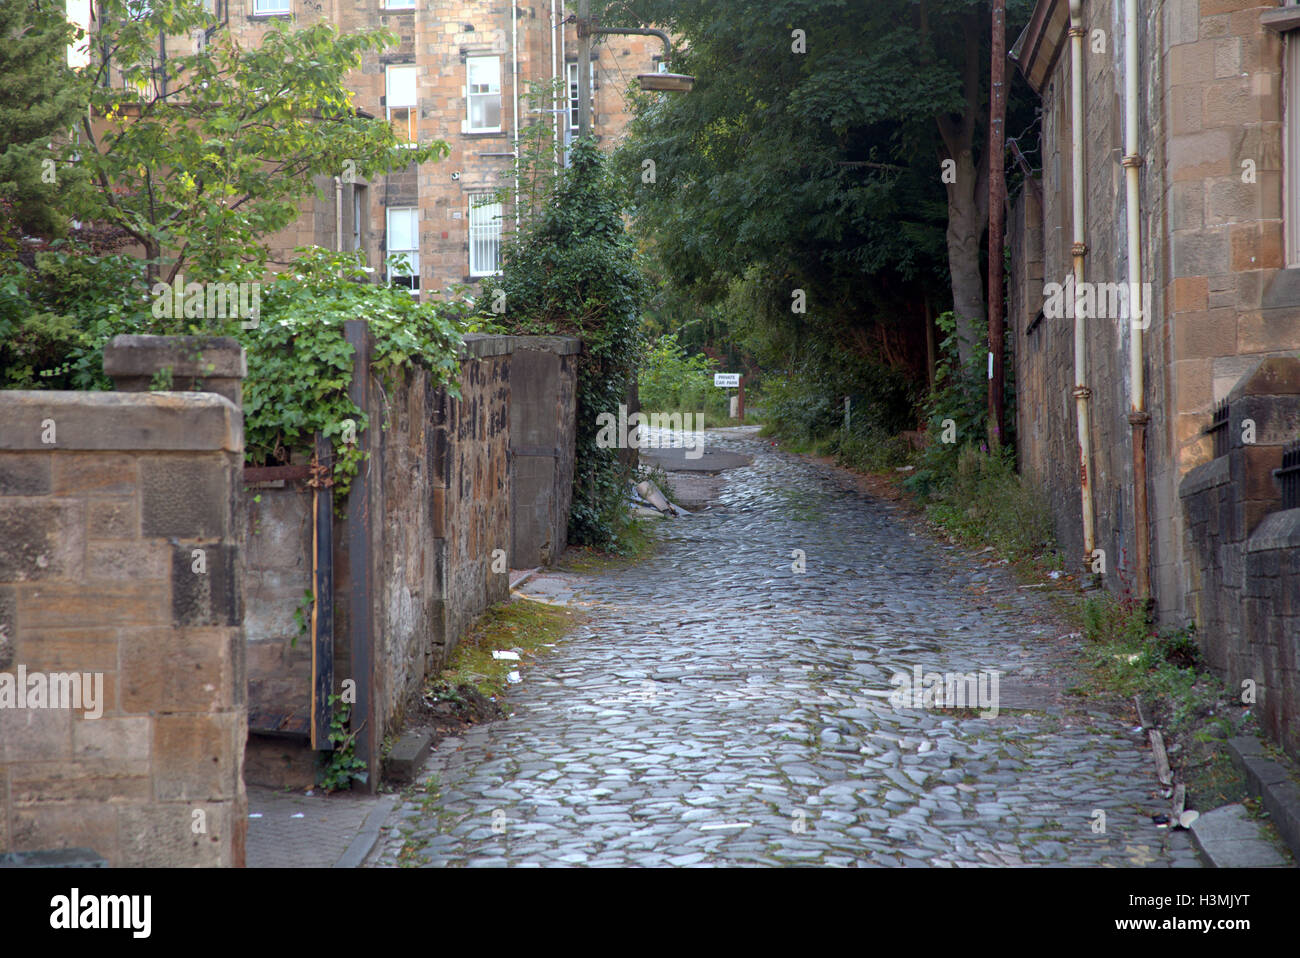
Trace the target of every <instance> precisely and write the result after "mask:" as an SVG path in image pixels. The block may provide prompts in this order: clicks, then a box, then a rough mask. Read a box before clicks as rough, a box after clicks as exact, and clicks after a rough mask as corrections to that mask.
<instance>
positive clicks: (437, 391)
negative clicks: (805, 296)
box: [246, 335, 580, 785]
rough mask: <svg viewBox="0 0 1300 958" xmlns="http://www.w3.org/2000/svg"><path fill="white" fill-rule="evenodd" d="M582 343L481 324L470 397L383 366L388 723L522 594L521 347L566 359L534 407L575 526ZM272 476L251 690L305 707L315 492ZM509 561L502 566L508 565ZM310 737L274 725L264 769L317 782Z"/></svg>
mask: <svg viewBox="0 0 1300 958" xmlns="http://www.w3.org/2000/svg"><path fill="white" fill-rule="evenodd" d="M579 348H580V343H579V341H577V340H573V339H554V338H552V337H514V336H483V335H470V336H467V337H466V343H465V348H464V351H463V353H462V355H461V369H460V374H459V380H458V384H459V390H460V395H459V397H456V396H453V395H452V394H451V393H450V392H449V391H448V390H447V389H445V388H442V387H438V386H436V385H434V384H433V383H432V382H431V381H430V377H429V374H428V373H427V372H425V371H423V370H413V371H405V372H402V373H399V374H398V375H397V376H396V377H395V378H394V379H391V380H389V381H383V382H381V381H380V380H379V379H378V378H376V377H373V376H372V377H371V379H370V384H369V399H368V405H369V409H370V415H371V428H370V429H369V430H368V431H367V433H366V434H365V440H364V441H365V443H366V444H367V448H368V449H369V451H370V453H371V458H370V460H369V461H368V463H367V464H366V466H364V467H363V468H365V469H367V470H368V474H369V476H370V478H371V483H370V499H369V504H368V508H369V510H370V515H371V516H372V522H371V526H370V536H371V543H370V550H371V559H372V562H373V566H372V573H371V583H372V590H373V591H372V603H373V605H372V608H370V609H369V610H366V611H365V613H364V614H368V615H369V616H370V617H371V635H372V636H373V642H374V644H375V649H374V653H373V658H374V678H373V681H374V703H375V721H376V723H377V726H378V727H382V729H383V731H384V733H385V734H386V733H389V732H391V731H393V730H394V729H396V728H397V727H399V726H400V724H401V722H402V720H403V718H404V715H405V713H406V710H407V707H408V705H409V703H410V701H411V699H412V696H414V695H416V694H417V693H418V692H419V690H420V688H421V685H422V683H423V680H424V678H425V676H426V675H429V674H435V673H436V672H437V671H438V670H440V669H441V668H443V667H444V665H445V664H446V660H447V656H448V654H449V653H450V652H451V650H452V649H454V648H455V645H456V643H457V642H458V641H459V640H460V638H461V636H463V635H464V633H465V631H466V630H467V629H468V628H469V627H470V626H471V625H472V623H473V621H474V619H475V618H476V617H477V616H478V615H480V614H481V613H482V612H483V611H484V610H486V609H487V608H488V607H489V606H490V605H492V604H494V603H496V602H501V601H504V600H505V599H507V598H508V597H509V594H510V590H509V569H510V568H511V553H512V525H511V521H512V511H513V481H512V480H513V471H512V459H513V457H512V452H511V441H512V439H511V436H512V432H511V428H512V416H511V410H512V402H513V399H512V393H513V387H514V383H513V377H514V375H515V368H514V362H515V359H516V357H517V356H518V355H520V351H523V352H524V353H525V354H527V355H529V356H532V355H534V354H535V355H537V356H548V357H550V358H552V359H555V360H556V361H557V363H558V368H557V369H554V370H551V372H552V373H554V374H555V377H556V378H555V379H554V380H552V379H551V378H549V377H547V378H546V379H545V382H543V383H540V384H536V385H539V386H544V387H546V390H545V391H547V401H546V402H545V403H541V404H534V405H533V406H532V407H530V408H531V410H532V412H533V413H535V414H536V415H540V416H543V417H545V418H547V419H548V420H549V428H550V430H551V432H552V433H553V434H554V436H553V438H554V439H555V443H556V444H558V447H559V448H560V453H561V454H560V455H558V456H553V457H552V458H551V459H550V460H548V461H549V463H550V467H549V469H548V471H547V472H546V475H545V477H544V480H545V481H544V483H543V485H544V488H541V489H540V490H538V489H534V490H533V491H534V493H536V494H537V495H538V497H539V498H540V500H541V501H544V502H545V503H546V508H547V521H548V522H550V523H551V524H552V525H553V526H554V527H557V528H559V529H560V530H561V532H562V530H563V529H564V528H566V527H567V524H568V503H569V500H570V497H571V494H572V476H573V442H574V435H575V422H574V387H575V382H576V365H575V363H576V358H577V356H576V352H577V350H578V349H579ZM560 353H563V355H561V354H560ZM527 393H528V391H527V390H525V394H527ZM381 427H382V428H381ZM289 485H290V486H296V485H297V484H296V483H290V484H289ZM258 491H259V493H260V495H261V497H262V501H261V503H260V504H259V503H254V502H252V501H251V497H250V500H249V501H248V503H247V517H246V521H247V528H248V534H249V541H250V547H249V561H248V566H247V572H246V574H247V577H248V585H247V594H248V596H249V601H250V604H251V603H253V602H257V603H258V608H256V609H251V610H250V612H249V615H248V626H247V636H248V648H249V653H248V654H249V678H248V681H249V694H250V699H251V700H252V701H251V706H252V707H253V708H254V709H255V710H264V711H267V712H278V711H282V712H290V711H294V710H297V711H298V712H300V713H301V714H302V715H304V716H305V715H306V714H307V708H308V704H309V691H310V681H311V668H310V651H309V650H310V644H309V642H308V641H306V640H305V639H304V638H299V640H298V642H297V648H296V649H295V648H294V647H293V639H294V637H295V636H297V634H298V630H297V624H296V622H294V620H293V610H294V609H295V608H296V607H297V606H298V605H299V604H300V603H301V601H302V594H303V592H304V591H305V590H306V589H307V588H308V587H309V585H310V570H311V561H310V549H311V525H310V508H311V500H310V495H309V494H307V493H305V492H304V491H303V490H302V489H298V488H286V489H260V490H258ZM559 541H561V542H562V540H559ZM334 546H335V553H334V585H335V596H334V598H335V607H334V608H335V620H334V624H335V659H334V677H335V685H336V687H337V686H340V685H341V683H342V682H343V680H345V679H347V678H350V677H354V676H353V656H352V650H351V649H350V648H349V641H348V635H349V623H350V621H351V619H350V617H351V616H352V615H353V614H354V611H353V610H352V609H351V608H349V595H350V588H351V584H352V577H353V569H352V564H353V562H354V557H353V556H351V555H349V551H348V544H347V535H346V528H345V526H344V524H343V523H342V521H341V520H336V522H335V527H334ZM496 550H501V551H500V554H499V555H498V554H496ZM494 563H495V564H497V565H498V567H499V568H500V569H501V570H502V571H500V572H497V571H494V570H493V565H494ZM301 753H302V749H301V747H300V746H297V745H294V744H293V743H287V744H286V743H285V742H271V741H261V740H260V739H259V740H258V743H257V749H256V750H254V751H250V763H249V768H248V776H249V781H256V782H257V783H258V784H271V785H280V784H289V783H302V782H303V776H305V775H306V776H309V775H310V768H309V767H308V765H306V764H304V760H303V758H302V754H301Z"/></svg>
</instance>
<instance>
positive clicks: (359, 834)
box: [247, 785, 396, 868]
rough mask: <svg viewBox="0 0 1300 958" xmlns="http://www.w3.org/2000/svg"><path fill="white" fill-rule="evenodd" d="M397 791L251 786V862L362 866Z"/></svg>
mask: <svg viewBox="0 0 1300 958" xmlns="http://www.w3.org/2000/svg"><path fill="white" fill-rule="evenodd" d="M395 802H396V796H395V795H392V794H388V795H352V794H336V795H326V794H324V793H320V792H317V793H314V794H311V795H307V794H305V793H303V792H283V791H276V790H275V789H270V788H261V787H258V786H253V785H250V786H248V839H247V864H248V867H249V868H359V867H360V866H361V864H362V862H363V861H364V859H365V857H366V855H368V854H369V853H370V851H371V850H372V849H373V848H374V846H375V843H376V842H377V841H378V839H379V834H380V829H381V828H382V827H383V824H384V821H385V819H386V818H387V817H388V815H389V814H390V813H391V811H392V809H393V805H394V804H395Z"/></svg>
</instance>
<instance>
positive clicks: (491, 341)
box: [460, 333, 515, 359]
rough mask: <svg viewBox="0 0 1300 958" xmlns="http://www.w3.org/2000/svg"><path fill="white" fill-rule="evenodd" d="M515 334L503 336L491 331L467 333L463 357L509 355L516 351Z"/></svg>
mask: <svg viewBox="0 0 1300 958" xmlns="http://www.w3.org/2000/svg"><path fill="white" fill-rule="evenodd" d="M514 339H515V337H514V336H501V335H493V334H489V333H466V334H465V345H464V346H463V347H462V348H461V351H460V356H461V358H462V359H467V358H474V359H486V358H487V357H489V356H508V355H510V353H512V352H514Z"/></svg>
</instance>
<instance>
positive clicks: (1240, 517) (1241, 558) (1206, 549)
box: [1179, 359, 1300, 757]
mask: <svg viewBox="0 0 1300 958" xmlns="http://www.w3.org/2000/svg"><path fill="white" fill-rule="evenodd" d="M1229 404H1230V405H1229V418H1228V438H1229V441H1230V446H1231V447H1230V449H1229V451H1228V453H1227V455H1224V456H1220V457H1218V458H1217V459H1212V460H1210V461H1209V462H1207V463H1204V464H1202V465H1200V466H1197V467H1196V468H1194V469H1192V470H1191V471H1190V472H1189V473H1188V474H1187V477H1186V478H1185V479H1184V480H1183V481H1182V484H1181V487H1180V489H1179V496H1180V498H1181V500H1182V507H1183V509H1184V511H1185V514H1186V517H1187V530H1188V532H1187V552H1188V557H1187V560H1188V568H1189V570H1190V575H1189V588H1188V604H1189V607H1190V609H1191V612H1192V615H1193V618H1194V619H1195V621H1196V624H1197V628H1198V634H1199V638H1200V643H1201V647H1202V649H1203V650H1204V652H1205V655H1206V659H1207V661H1208V662H1209V663H1210V664H1211V665H1212V666H1213V667H1214V668H1215V669H1216V670H1217V671H1218V672H1220V673H1221V674H1223V675H1225V676H1226V677H1227V679H1228V681H1229V682H1230V683H1231V684H1232V685H1234V686H1236V687H1240V686H1241V683H1242V682H1243V681H1244V680H1247V679H1249V680H1250V681H1252V682H1254V683H1255V684H1256V686H1257V697H1258V703H1259V707H1260V714H1261V716H1262V719H1263V725H1264V727H1265V730H1266V731H1267V732H1268V734H1269V735H1270V736H1272V737H1273V739H1274V740H1275V741H1277V742H1279V743H1281V744H1282V745H1283V747H1284V748H1286V749H1287V750H1288V751H1290V752H1291V754H1292V755H1295V756H1297V757H1300V672H1297V667H1296V666H1297V656H1298V655H1300V509H1290V510H1287V511H1285V512H1279V511H1277V510H1278V508H1279V506H1280V503H1281V494H1280V491H1279V490H1278V488H1277V485H1276V483H1275V482H1274V480H1273V470H1274V469H1277V468H1278V467H1279V466H1280V465H1281V463H1282V449H1283V446H1284V444H1285V443H1286V442H1288V441H1289V440H1290V439H1291V438H1292V437H1293V436H1295V435H1296V433H1297V432H1298V431H1300V360H1296V359H1266V360H1263V361H1257V364H1256V369H1255V370H1254V371H1253V372H1252V373H1251V374H1250V375H1248V376H1247V377H1245V378H1244V379H1243V380H1242V382H1241V383H1239V384H1238V385H1237V386H1236V387H1234V389H1233V390H1232V392H1231V393H1230V395H1229ZM1247 420H1249V421H1250V422H1251V423H1252V424H1253V425H1254V430H1255V441H1254V442H1253V443H1249V444H1246V443H1243V441H1242V436H1243V434H1244V433H1246V423H1247Z"/></svg>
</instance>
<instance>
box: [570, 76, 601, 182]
mask: <svg viewBox="0 0 1300 958" xmlns="http://www.w3.org/2000/svg"><path fill="white" fill-rule="evenodd" d="M590 67H591V117H592V121H593V126H594V125H595V118H596V61H595V60H594V59H593V60H592V61H591V63H590ZM564 80H565V83H566V84H568V87H569V112H568V113H566V114H565V116H564V165H565V166H568V165H569V147H571V146H572V145H573V141H574V140H576V139H577V138H578V61H577V60H573V61H571V62H569V63H567V64H565V68H564Z"/></svg>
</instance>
